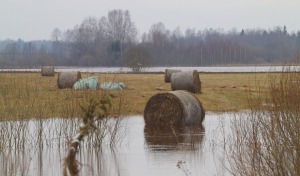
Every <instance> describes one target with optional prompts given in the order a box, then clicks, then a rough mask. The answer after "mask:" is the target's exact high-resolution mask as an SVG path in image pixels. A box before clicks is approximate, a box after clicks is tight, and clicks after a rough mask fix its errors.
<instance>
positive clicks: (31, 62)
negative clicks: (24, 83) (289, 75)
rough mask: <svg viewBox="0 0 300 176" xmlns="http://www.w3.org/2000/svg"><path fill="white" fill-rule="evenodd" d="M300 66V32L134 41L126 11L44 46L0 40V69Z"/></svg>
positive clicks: (166, 35)
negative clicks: (285, 64) (47, 66)
mask: <svg viewBox="0 0 300 176" xmlns="http://www.w3.org/2000/svg"><path fill="white" fill-rule="evenodd" d="M299 61H300V31H297V32H293V33H288V32H287V28H286V26H282V27H281V26H276V27H274V28H273V29H268V30H266V29H259V28H256V29H243V30H242V31H237V30H236V29H232V30H230V31H224V30H223V29H211V28H210V29H205V30H196V29H186V30H185V31H184V32H182V31H181V29H180V28H176V29H173V30H169V29H167V28H166V27H165V25H164V24H163V23H162V22H158V23H155V24H153V25H152V26H151V27H150V29H149V31H148V32H145V33H143V34H142V35H141V36H140V37H138V33H137V28H136V26H135V23H134V22H133V21H132V20H131V17H130V13H129V11H127V10H111V11H109V12H108V15H107V16H103V17H101V18H96V17H88V18H86V19H84V20H83V22H82V23H81V24H78V25H76V26H74V28H73V29H68V30H66V31H61V30H60V29H59V28H55V29H53V31H52V33H51V39H50V40H43V41H42V40H41V41H28V42H25V41H23V40H22V39H19V40H17V41H14V40H2V41H1V40H0V65H1V66H2V67H36V66H44V65H53V66H127V67H131V68H136V67H150V66H225V65H247V64H256V65H257V64H281V63H298V62H299Z"/></svg>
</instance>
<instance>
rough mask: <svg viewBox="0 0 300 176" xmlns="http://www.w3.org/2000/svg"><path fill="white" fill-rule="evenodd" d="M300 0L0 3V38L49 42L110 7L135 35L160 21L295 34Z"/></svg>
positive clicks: (171, 25) (7, 0)
mask: <svg viewBox="0 0 300 176" xmlns="http://www.w3.org/2000/svg"><path fill="white" fill-rule="evenodd" d="M299 8H300V0H0V40H4V39H8V38H9V39H13V40H16V39H18V38H21V39H24V40H26V41H28V40H37V39H47V40H48V39H50V36H51V32H52V31H53V29H54V28H59V29H60V30H62V31H65V30H66V29H72V28H73V27H74V26H75V25H77V24H80V23H81V22H82V21H83V20H84V18H86V17H89V16H93V17H97V18H100V17H102V16H107V13H108V11H110V10H113V9H122V10H129V11H130V14H131V19H132V21H133V22H135V24H136V27H137V29H138V31H139V33H140V34H142V33H143V32H148V31H149V29H150V27H151V25H152V24H154V23H158V22H162V23H164V24H165V26H166V28H167V29H170V30H174V29H175V28H176V27H180V29H181V31H182V33H184V31H185V29H186V28H195V29H196V30H203V29H205V28H213V29H217V28H223V29H224V30H225V31H228V30H231V29H232V28H236V29H237V30H241V29H249V28H251V29H252V28H264V29H272V28H273V27H275V26H283V25H286V27H287V30H288V32H293V31H295V32H296V31H298V30H300V22H299V20H300V10H299Z"/></svg>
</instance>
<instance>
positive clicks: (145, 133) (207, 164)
mask: <svg viewBox="0 0 300 176" xmlns="http://www.w3.org/2000/svg"><path fill="white" fill-rule="evenodd" d="M232 117H233V116H232V114H229V113H224V114H214V113H207V114H206V117H205V120H204V122H203V126H201V127H197V128H185V129H184V130H183V131H181V134H177V135H176V136H175V135H174V134H175V133H172V132H171V133H169V132H163V131H160V132H158V133H156V132H155V131H153V130H152V129H146V127H145V124H144V119H143V117H142V116H131V117H124V118H122V121H121V125H120V126H119V127H120V128H119V131H118V134H117V135H116V140H115V143H114V144H112V145H111V144H110V142H109V139H110V135H111V134H112V130H113V129H112V127H113V126H110V125H108V126H109V127H108V128H106V129H105V130H107V133H106V135H105V140H103V142H102V143H101V144H99V143H97V142H95V141H96V140H97V139H95V134H93V136H90V137H89V138H87V139H86V140H85V141H84V142H83V143H82V146H81V149H80V152H79V155H78V160H79V162H80V163H81V171H80V173H81V175H107V176H114V175H122V176H141V175H143V176H148V175H149V176H153V175H155V176H168V175H169V176H171V175H172V176H182V175H194V176H199V175H227V174H228V173H226V172H225V170H224V169H223V167H222V164H221V163H220V158H222V155H223V152H222V147H223V144H222V139H223V137H224V136H223V135H224V134H225V135H227V132H226V131H227V129H229V128H230V123H229V122H230V119H232ZM113 121H115V119H109V120H108V124H109V123H111V124H113V123H114V122H113ZM79 123H80V120H79V119H60V118H56V119H47V120H30V121H2V122H0V129H1V130H0V135H1V139H0V175H1V176H6V175H49V176H50V175H51V176H52V175H53V176H54V175H55V176H57V175H62V171H63V162H64V157H65V156H66V151H67V139H68V138H71V137H72V136H74V134H75V133H76V129H78V125H79ZM92 141H94V142H92ZM179 161H183V162H184V163H183V164H182V165H181V166H182V167H181V168H185V169H186V170H183V169H179V168H178V167H177V163H178V162H179Z"/></svg>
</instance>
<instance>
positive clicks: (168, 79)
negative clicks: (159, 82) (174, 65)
mask: <svg viewBox="0 0 300 176" xmlns="http://www.w3.org/2000/svg"><path fill="white" fill-rule="evenodd" d="M177 72H181V70H173V69H166V70H165V82H166V83H169V82H171V76H172V74H173V73H177Z"/></svg>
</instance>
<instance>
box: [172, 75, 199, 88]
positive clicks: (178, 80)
mask: <svg viewBox="0 0 300 176" xmlns="http://www.w3.org/2000/svg"><path fill="white" fill-rule="evenodd" d="M171 89H172V90H187V91H189V92H192V93H201V81H200V79H199V73H198V72H197V71H196V70H194V71H186V72H177V73H173V74H172V76H171Z"/></svg>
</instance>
